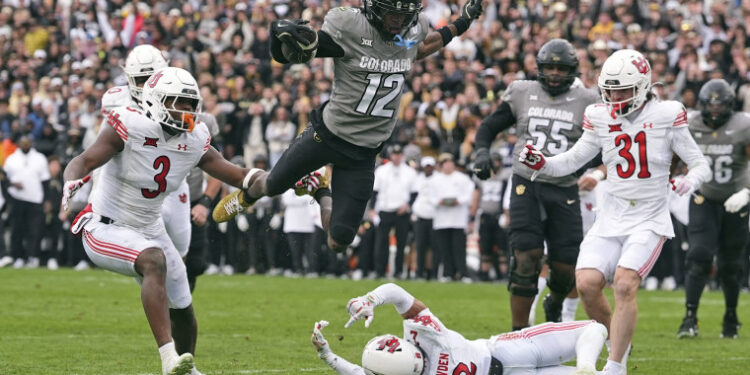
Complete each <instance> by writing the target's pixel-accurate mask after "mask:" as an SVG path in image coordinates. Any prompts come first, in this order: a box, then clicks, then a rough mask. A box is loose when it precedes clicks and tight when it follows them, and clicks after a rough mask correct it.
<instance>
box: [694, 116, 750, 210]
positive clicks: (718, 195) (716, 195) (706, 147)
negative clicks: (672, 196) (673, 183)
mask: <svg viewBox="0 0 750 375" xmlns="http://www.w3.org/2000/svg"><path fill="white" fill-rule="evenodd" d="M688 121H689V123H690V132H691V133H692V134H693V138H695V142H696V143H698V147H699V148H700V150H701V151H702V152H703V155H705V157H706V161H708V165H709V167H711V171H712V172H713V173H712V174H711V179H710V180H709V181H707V182H705V183H704V184H703V185H702V186H701V188H700V192H701V194H703V195H704V196H705V197H706V198H708V199H711V200H716V201H722V202H723V201H724V200H726V199H727V198H729V197H730V196H731V195H732V194H734V193H736V192H737V191H739V190H741V189H742V188H744V187H748V186H750V178H748V172H747V156H746V155H745V147H747V146H748V145H750V126H748V124H750V114H748V113H745V112H736V113H735V114H733V115H732V117H731V118H730V119H729V121H728V122H727V123H726V124H724V125H723V126H721V127H719V128H718V129H714V128H712V127H709V126H708V125H706V124H705V123H704V122H703V119H702V118H701V115H700V113H699V112H691V113H690V114H689V115H688Z"/></svg>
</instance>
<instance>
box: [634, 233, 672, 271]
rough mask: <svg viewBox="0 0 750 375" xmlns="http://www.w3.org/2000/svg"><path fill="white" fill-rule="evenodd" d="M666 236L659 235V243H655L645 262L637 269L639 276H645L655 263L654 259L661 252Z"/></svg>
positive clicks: (657, 257)
mask: <svg viewBox="0 0 750 375" xmlns="http://www.w3.org/2000/svg"><path fill="white" fill-rule="evenodd" d="M666 240H667V237H664V236H661V239H660V240H659V243H657V244H656V247H655V248H654V250H653V251H652V252H651V256H650V257H649V258H648V261H646V264H644V265H643V266H642V267H641V268H640V269H639V270H638V276H640V277H641V278H644V277H646V275H648V273H649V272H651V269H652V268H654V264H656V260H657V259H659V254H661V248H662V246H664V242H666Z"/></svg>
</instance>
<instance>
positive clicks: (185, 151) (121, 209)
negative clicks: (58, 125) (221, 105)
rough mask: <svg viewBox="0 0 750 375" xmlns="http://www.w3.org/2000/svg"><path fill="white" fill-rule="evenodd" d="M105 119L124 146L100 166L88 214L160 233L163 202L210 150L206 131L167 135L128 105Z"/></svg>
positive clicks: (197, 127) (199, 127)
mask: <svg viewBox="0 0 750 375" xmlns="http://www.w3.org/2000/svg"><path fill="white" fill-rule="evenodd" d="M105 116H106V122H107V125H108V126H111V127H112V128H113V129H114V130H115V131H116V132H117V134H118V135H119V136H120V138H121V139H122V140H123V142H124V143H125V147H124V149H123V150H122V151H121V152H119V153H118V154H116V155H115V156H114V157H112V159H110V160H109V161H108V162H107V163H106V164H105V165H104V166H102V167H101V173H100V175H99V178H98V182H97V184H96V185H95V187H94V191H93V194H92V200H91V203H92V207H93V210H94V212H95V213H97V214H100V215H103V216H106V217H109V218H111V219H112V220H114V222H115V223H116V224H121V225H128V226H132V227H136V228H139V229H142V230H146V231H147V232H150V233H156V232H160V231H162V230H163V224H162V220H161V213H160V210H161V207H162V202H163V201H164V198H165V197H166V196H167V195H168V194H169V193H171V192H173V191H174V190H176V189H177V188H178V187H179V185H180V183H182V181H183V180H184V179H185V177H186V176H187V174H188V173H189V172H190V169H191V168H193V167H194V166H196V165H197V164H198V162H199V161H200V159H201V157H203V154H205V153H206V151H208V149H209V148H210V147H211V136H210V134H209V131H208V128H207V127H206V126H205V124H203V123H202V122H197V123H196V125H195V128H194V129H193V131H192V132H190V133H188V132H184V133H178V134H177V135H174V136H169V135H168V134H166V133H165V132H164V131H163V130H162V127H161V125H159V124H158V123H156V122H154V121H152V120H151V119H149V118H148V117H146V116H145V115H144V114H143V113H142V112H141V111H140V110H138V109H135V108H133V107H130V106H124V107H123V106H121V107H116V108H113V109H111V110H109V111H108V112H107V113H105Z"/></svg>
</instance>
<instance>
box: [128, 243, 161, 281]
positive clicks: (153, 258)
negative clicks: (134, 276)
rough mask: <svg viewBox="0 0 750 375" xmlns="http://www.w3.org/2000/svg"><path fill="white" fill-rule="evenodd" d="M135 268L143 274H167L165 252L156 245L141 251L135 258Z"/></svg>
mask: <svg viewBox="0 0 750 375" xmlns="http://www.w3.org/2000/svg"><path fill="white" fill-rule="evenodd" d="M135 270H136V271H137V272H138V273H140V274H141V275H143V276H146V275H149V274H155V275H160V276H166V274H167V259H166V257H165V256H164V252H163V251H161V250H160V249H157V248H155V247H152V248H148V249H146V250H143V251H141V253H140V254H139V255H138V258H136V260H135Z"/></svg>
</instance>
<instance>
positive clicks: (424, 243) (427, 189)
mask: <svg viewBox="0 0 750 375" xmlns="http://www.w3.org/2000/svg"><path fill="white" fill-rule="evenodd" d="M420 166H421V167H422V172H421V173H419V175H418V176H417V181H416V182H415V185H416V189H415V190H416V191H417V199H416V200H415V201H414V204H413V206H412V207H413V211H414V216H415V217H416V221H415V222H414V241H415V247H416V250H417V273H416V278H417V279H434V278H435V276H436V273H437V267H436V266H435V265H436V264H439V258H438V252H437V251H436V250H435V249H436V245H437V243H436V242H435V241H434V240H433V238H434V236H433V230H432V219H433V217H434V216H435V206H434V205H433V204H432V195H434V194H436V193H435V190H436V189H438V187H437V186H435V184H434V182H433V180H434V178H435V174H434V172H435V158H433V157H432V156H425V157H423V158H422V160H421V161H420ZM428 251H429V252H428ZM428 254H429V255H431V257H430V258H431V259H432V262H427V259H428Z"/></svg>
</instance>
